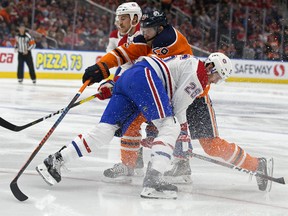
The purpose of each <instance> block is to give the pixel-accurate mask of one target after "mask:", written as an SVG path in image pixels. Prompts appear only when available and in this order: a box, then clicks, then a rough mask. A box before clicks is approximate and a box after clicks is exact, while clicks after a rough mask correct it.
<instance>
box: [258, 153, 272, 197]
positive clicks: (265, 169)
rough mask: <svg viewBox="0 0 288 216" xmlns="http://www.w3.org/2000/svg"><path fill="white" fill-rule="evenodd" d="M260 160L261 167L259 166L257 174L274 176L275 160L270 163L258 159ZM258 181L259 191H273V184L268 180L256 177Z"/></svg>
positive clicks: (270, 160)
mask: <svg viewBox="0 0 288 216" xmlns="http://www.w3.org/2000/svg"><path fill="white" fill-rule="evenodd" d="M258 160H259V165H258V169H257V172H259V173H261V174H263V175H268V176H272V175H273V166H274V160H273V158H270V159H268V162H267V159H266V158H258ZM256 181H257V185H258V188H259V190H261V191H267V192H269V191H270V190H271V188H272V182H271V181H268V179H263V178H261V177H258V176H256Z"/></svg>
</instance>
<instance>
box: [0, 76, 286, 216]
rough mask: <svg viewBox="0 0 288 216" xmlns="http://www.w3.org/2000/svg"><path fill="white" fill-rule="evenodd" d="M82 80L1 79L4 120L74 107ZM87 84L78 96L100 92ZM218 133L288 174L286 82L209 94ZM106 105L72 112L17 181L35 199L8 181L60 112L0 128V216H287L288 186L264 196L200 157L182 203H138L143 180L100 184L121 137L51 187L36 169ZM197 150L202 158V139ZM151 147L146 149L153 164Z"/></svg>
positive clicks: (243, 178) (227, 87) (182, 190)
mask: <svg viewBox="0 0 288 216" xmlns="http://www.w3.org/2000/svg"><path fill="white" fill-rule="evenodd" d="M81 85H82V83H81V82H80V81H71V80H38V83H37V85H33V84H32V83H31V81H30V80H28V79H26V80H24V83H23V84H22V85H19V84H18V83H17V81H16V80H14V79H0V91H1V94H0V113H1V114H0V117H2V118H4V119H6V120H7V121H9V122H11V123H13V124H15V125H19V126H21V125H24V124H27V123H29V122H32V121H34V120H36V119H38V118H41V117H44V116H46V115H48V114H50V113H53V112H55V111H57V110H59V109H61V108H63V107H65V106H66V105H68V103H69V102H70V100H71V99H72V98H73V97H74V95H75V94H76V93H77V91H78V89H79V88H80V86H81ZM96 89H97V88H96V86H90V87H87V89H86V90H85V91H84V92H83V94H82V95H81V97H80V99H83V98H86V97H89V96H90V95H92V94H94V93H96ZM210 95H211V98H212V100H213V105H214V108H215V110H216V114H217V121H218V127H219V132H220V136H221V137H222V138H224V139H226V140H227V141H229V142H235V143H237V144H238V145H240V146H241V147H242V148H243V149H245V150H246V151H247V152H248V153H250V154H252V155H254V156H257V157H260V156H266V157H273V158H274V160H275V168H274V176H275V177H282V176H288V169H287V164H288V163H287V162H288V159H287V153H288V143H287V140H288V123H287V122H288V85H277V84H255V83H225V84H223V85H219V86H213V87H212V88H211V91H210ZM105 104H106V102H103V101H99V100H97V99H95V100H93V101H90V102H87V103H83V104H82V105H80V106H77V107H75V108H73V109H71V110H70V111H69V113H68V114H67V115H66V116H65V118H64V119H63V121H62V122H61V123H60V124H59V126H58V127H57V128H56V130H55V131H54V132H53V134H52V135H51V137H50V138H49V139H48V140H47V142H46V143H45V144H44V146H43V147H42V149H41V150H40V151H39V153H38V154H37V155H36V157H35V158H34V160H33V161H32V162H31V164H30V165H29V166H28V167H27V169H26V171H25V172H24V173H23V175H22V176H21V177H20V178H19V180H18V185H19V187H20V189H21V190H22V191H23V192H24V193H25V194H26V195H27V196H29V199H28V200H27V201H25V202H19V201H18V200H16V199H15V197H14V196H13V195H12V193H11V191H10V188H9V184H10V182H11V181H12V179H13V178H14V177H15V175H16V174H17V172H18V171H19V170H20V168H21V167H22V165H23V164H24V163H25V162H26V160H27V159H28V158H29V156H30V155H31V153H32V152H33V151H34V149H35V148H36V147H37V145H38V144H39V143H40V141H41V140H42V139H43V138H44V136H45V135H46V133H47V132H48V131H49V129H50V128H51V127H52V125H53V124H54V122H55V121H56V120H57V118H58V117H59V115H57V116H54V117H52V118H49V119H47V120H45V121H43V122H41V123H38V124H36V125H34V126H32V127H29V128H27V129H24V130H22V131H20V132H14V131H10V130H7V129H5V128H3V127H0V179H1V181H0V191H1V193H0V215H1V216H6V215H9V216H18V215H19V216H41V215H43V216H54V215H57V216H62V215H63V216H64V215H67V216H68V215H69V216H80V215H81V216H82V215H85V216H91V215H97V216H98V215H100V216H101V215H107V216H108V215H109V216H112V215H123V216H124V215H125V216H132V215H138V216H142V215H143V216H144V215H145V216H147V215H149V216H154V215H155V216H156V215H165V216H170V215H171V216H185V215H187V216H188V215H189V216H190V215H201V216H206V215H207V216H208V215H213V216H226V215H227V216H232V215H241V216H246V215H253V216H255V215H259V216H260V215H261V216H270V215H279V216H282V215H288V205H287V201H288V186H287V185H280V184H277V183H273V186H272V191H271V192H270V193H266V192H260V191H259V190H258V188H257V185H256V180H255V178H253V179H252V181H249V180H248V179H249V176H248V175H247V174H244V173H240V172H238V171H235V170H231V169H228V168H225V167H221V166H219V165H215V164H211V163H209V162H205V161H202V160H199V159H196V158H195V159H192V160H191V167H192V171H193V174H192V178H193V184H192V185H178V187H179V194H178V199H177V200H146V199H142V198H140V192H141V190H142V177H134V178H133V181H132V183H131V184H112V183H104V182H102V181H101V178H102V172H103V170H104V169H106V168H109V167H111V166H112V165H113V164H114V163H115V162H118V161H119V155H120V151H119V147H120V144H119V140H118V139H117V138H115V139H113V141H112V142H111V143H110V144H107V145H106V146H105V147H104V148H102V149H100V150H99V151H98V152H97V153H96V155H95V156H93V157H87V158H84V159H82V160H80V161H78V162H77V163H76V162H74V163H72V164H70V165H69V167H68V169H69V170H70V171H67V172H64V173H63V181H62V182H61V183H59V184H57V185H55V186H53V187H50V186H48V185H47V184H46V183H45V182H44V181H43V180H42V179H41V177H40V176H38V174H37V173H36V171H35V166H36V165H38V164H39V163H41V161H42V160H43V159H44V158H45V157H47V156H48V155H49V154H51V153H54V152H55V151H58V150H59V149H60V148H61V147H62V146H63V145H65V144H68V143H69V142H70V141H71V140H72V139H73V138H74V137H75V136H76V135H77V134H78V133H80V132H84V131H86V130H89V129H90V128H91V127H92V126H93V125H94V124H95V123H97V122H98V121H99V117H100V115H101V112H102V111H103V109H104V107H105ZM193 144H194V150H195V152H196V153H199V154H204V155H205V153H204V152H203V150H202V149H201V147H200V146H199V144H198V142H197V141H194V142H193ZM148 159H149V150H147V149H145V151H144V160H145V162H146V164H147V161H148Z"/></svg>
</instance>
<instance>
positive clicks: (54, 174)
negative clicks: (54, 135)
mask: <svg viewBox="0 0 288 216" xmlns="http://www.w3.org/2000/svg"><path fill="white" fill-rule="evenodd" d="M63 164H64V162H63V158H62V155H61V153H60V152H56V153H55V154H53V155H49V157H48V158H46V159H45V160H44V162H43V163H42V164H40V165H38V166H37V167H36V170H37V172H38V173H39V174H40V175H41V176H42V178H43V179H44V180H45V182H46V183H47V184H49V185H51V186H53V185H54V184H55V183H59V182H60V181H61V172H60V169H61V167H62V166H63Z"/></svg>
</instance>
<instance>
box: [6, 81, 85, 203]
mask: <svg viewBox="0 0 288 216" xmlns="http://www.w3.org/2000/svg"><path fill="white" fill-rule="evenodd" d="M89 83H90V80H87V81H86V82H85V83H84V84H83V85H82V86H81V88H80V89H79V90H78V93H77V94H76V95H75V96H74V97H73V99H72V100H71V102H70V103H69V104H68V106H67V107H66V108H65V110H64V111H63V113H62V114H61V115H60V116H59V118H58V119H57V121H56V122H55V123H54V125H53V126H52V127H51V129H50V130H49V131H48V133H47V134H46V135H45V137H44V138H43V139H42V140H41V142H40V143H39V145H38V146H37V148H36V149H35V150H34V151H33V152H32V154H31V155H30V157H29V159H28V160H27V161H26V163H25V164H24V165H23V167H22V168H21V169H20V170H19V172H18V173H17V175H16V177H15V178H14V179H13V180H12V182H11V183H10V189H11V191H12V193H13V195H14V196H15V197H16V198H17V199H18V200H19V201H25V200H27V199H28V197H27V196H26V195H25V194H24V193H23V192H22V191H21V190H20V189H19V187H18V184H17V180H18V179H19V177H20V176H21V175H22V173H23V172H24V170H25V169H26V168H27V166H28V165H29V164H30V163H31V161H32V160H33V158H34V157H35V156H36V154H37V153H38V152H39V150H40V149H41V148H42V146H43V145H44V143H45V142H46V141H47V140H48V138H49V137H50V136H51V134H52V133H53V131H54V130H55V129H56V127H57V126H58V125H59V123H60V122H61V121H62V119H63V118H64V117H65V115H66V114H67V113H68V111H69V109H70V108H71V107H72V106H73V104H74V103H75V101H76V100H77V99H78V98H79V97H80V95H81V94H82V92H83V91H84V89H85V88H86V87H87V85H88V84H89Z"/></svg>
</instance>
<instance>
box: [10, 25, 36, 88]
mask: <svg viewBox="0 0 288 216" xmlns="http://www.w3.org/2000/svg"><path fill="white" fill-rule="evenodd" d="M35 47H36V43H35V41H34V39H33V38H32V37H31V35H30V34H29V33H28V32H27V31H26V29H25V25H24V24H23V23H21V24H20V26H19V34H18V35H17V36H16V44H15V50H16V51H18V68H17V78H18V82H19V83H22V82H23V78H24V62H26V64H27V66H28V68H29V74H30V78H31V79H32V82H33V83H34V84H36V74H35V70H34V64H33V59H32V54H31V50H32V49H33V48H35Z"/></svg>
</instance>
